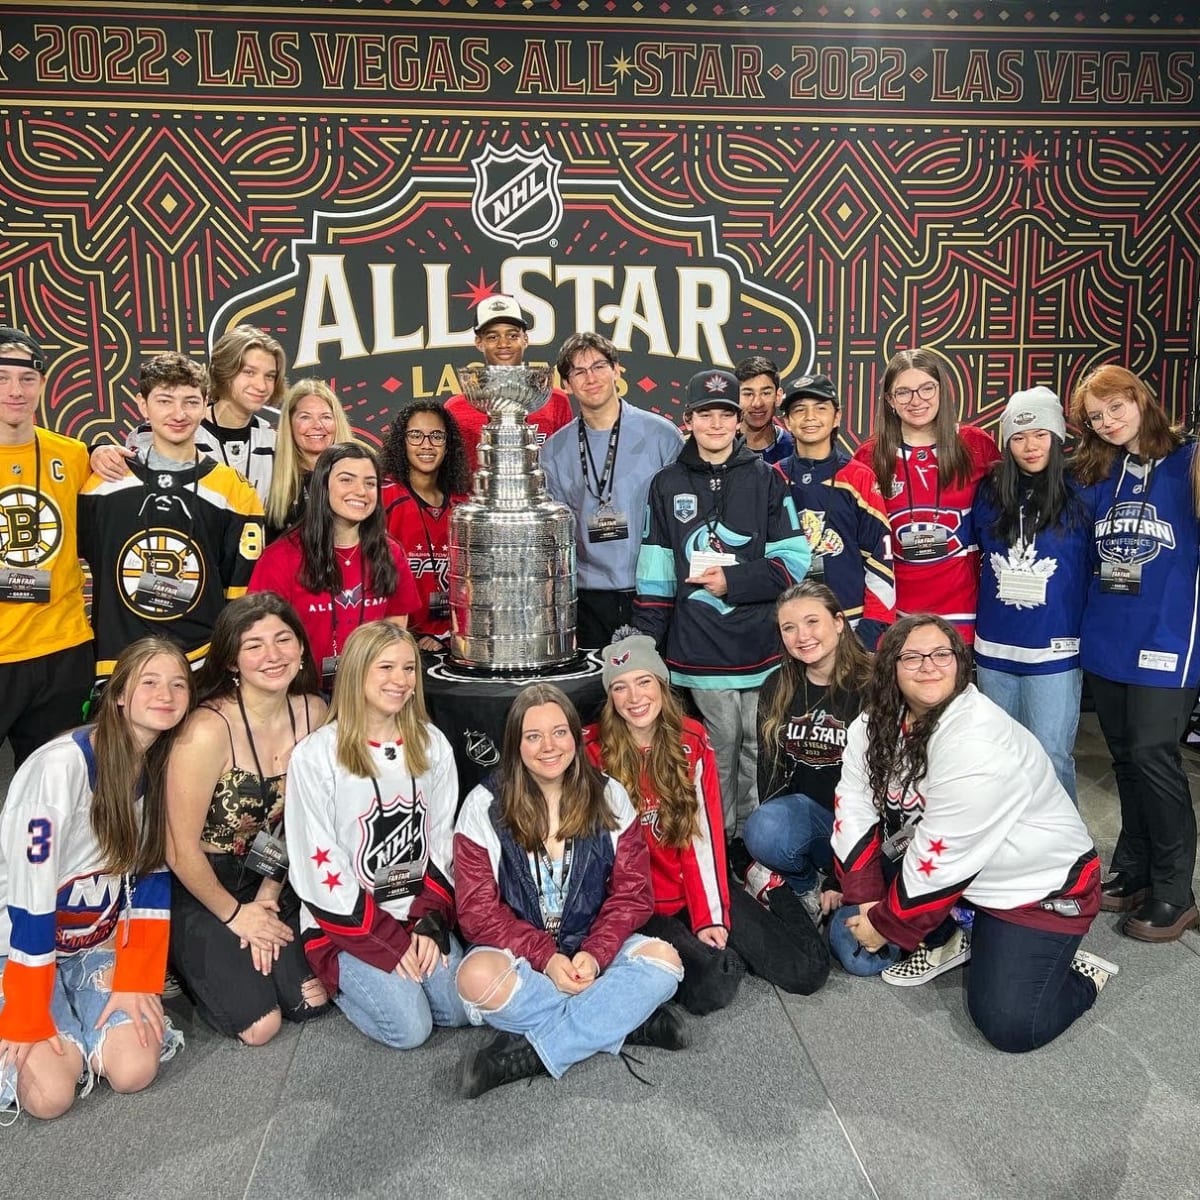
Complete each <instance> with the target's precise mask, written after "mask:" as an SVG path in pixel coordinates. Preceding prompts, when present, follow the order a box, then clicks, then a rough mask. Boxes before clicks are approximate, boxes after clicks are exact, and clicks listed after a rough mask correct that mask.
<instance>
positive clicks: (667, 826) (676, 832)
mask: <svg viewBox="0 0 1200 1200" xmlns="http://www.w3.org/2000/svg"><path fill="white" fill-rule="evenodd" d="M654 677H655V679H658V685H659V687H660V688H661V689H662V711H661V712H660V713H659V714H658V720H657V721H656V722H655V723H654V736H653V739H652V740H651V743H650V749H649V751H648V752H647V753H645V754H643V752H642V749H641V747H640V746H638V744H637V742H635V741H634V740H633V734H632V732H631V731H630V729H629V726H628V725H627V724H626V723H625V721H624V719H623V718H622V717H621V715H620V714H619V713H618V712H617V710H616V708H615V707H614V705H613V702H612V692H611V691H610V692H609V694H608V699H607V700H606V701H605V702H604V708H603V710H602V711H601V713H600V753H601V755H602V756H603V759H604V769H605V770H606V771H607V772H608V773H609V774H610V775H611V776H612V777H613V778H614V779H615V780H616V781H617V782H618V783H620V784H621V785H622V786H623V787H624V788H625V790H626V791H627V792H628V793H629V795H630V798H631V799H632V800H633V802H634V804H635V805H637V809H638V812H642V811H643V810H644V809H645V807H646V804H645V801H646V796H645V795H644V794H643V791H642V786H641V781H642V778H643V775H644V776H645V779H646V781H647V783H648V784H649V786H650V789H651V791H652V792H653V794H654V795H655V796H657V797H658V829H659V840H660V841H661V842H662V843H663V845H665V846H674V847H675V848H677V849H682V848H683V847H684V846H687V845H689V844H690V843H691V841H692V838H694V837H695V836H696V835H697V834H698V833H699V832H700V805H699V800H698V799H697V796H696V785H695V781H694V779H693V777H692V769H693V768H692V763H691V762H690V761H689V760H688V756H687V755H686V754H685V753H684V752H683V708H682V707H681V706H680V703H679V701H678V700H677V699H676V698H675V693H674V692H672V691H671V686H670V684H669V683H668V682H667V681H666V680H665V679H661V678H660V677H659V676H658V675H655V676H654Z"/></svg>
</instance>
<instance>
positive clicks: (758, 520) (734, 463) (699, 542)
mask: <svg viewBox="0 0 1200 1200" xmlns="http://www.w3.org/2000/svg"><path fill="white" fill-rule="evenodd" d="M697 554H722V555H727V556H730V557H731V558H732V559H733V560H734V561H733V562H731V563H730V565H728V566H726V567H725V568H724V571H725V580H726V583H727V584H728V591H727V592H726V594H725V595H724V596H714V595H713V594H712V593H711V592H709V591H708V590H707V589H706V588H703V587H700V586H699V585H697V584H694V583H689V582H688V575H689V574H690V572H691V564H692V560H693V557H694V556H695V555H697ZM810 557H811V551H810V550H809V545H808V539H807V538H806V537H805V536H804V534H803V532H802V531H801V529H800V521H799V518H798V517H797V515H796V506H795V504H794V503H793V501H792V498H791V496H790V495H789V494H788V489H787V484H786V483H785V482H784V480H783V477H782V476H781V475H780V474H779V472H778V471H776V470H775V468H774V467H769V466H767V465H766V463H764V462H763V461H762V459H761V458H759V456H758V455H757V454H755V453H754V451H752V450H749V449H747V448H746V446H745V444H744V443H743V442H741V441H740V440H739V441H737V442H735V443H734V450H733V453H732V454H731V455H730V457H729V458H728V459H727V460H726V461H725V462H723V463H716V464H714V463H708V462H705V461H703V460H702V459H701V458H700V455H699V453H698V451H697V449H696V442H695V439H694V438H689V439H688V440H687V441H686V442H685V443H684V446H683V449H682V451H680V454H679V457H678V458H677V459H676V460H675V462H673V463H672V464H671V465H670V466H669V467H664V468H663V469H662V470H661V471H659V473H658V474H657V475H655V477H654V480H653V482H652V483H651V484H650V495H649V499H648V501H647V503H646V517H645V527H644V531H643V536H642V548H641V551H640V552H639V554H638V565H637V596H636V598H635V600H634V606H633V614H634V616H633V623H634V625H636V626H637V628H638V629H639V630H640V631H641V632H642V633H647V634H649V635H650V636H651V637H652V638H654V640H655V642H656V643H657V645H658V646H659V648H660V650H661V651H662V655H663V659H664V660H665V662H666V664H667V666H668V667H669V668H670V670H671V682H672V683H675V684H677V685H679V686H681V687H694V688H737V689H751V688H758V687H761V686H762V683H763V680H764V679H766V677H767V676H768V675H769V674H770V673H771V672H772V671H773V670H775V668H776V667H777V666H778V665H779V656H780V653H781V650H780V643H779V630H778V627H777V626H776V624H775V601H776V599H777V598H778V596H779V593H780V592H782V591H783V589H784V588H786V587H789V586H790V585H791V584H793V583H799V582H800V580H801V579H803V578H804V573H805V571H807V570H808V562H809V558H810Z"/></svg>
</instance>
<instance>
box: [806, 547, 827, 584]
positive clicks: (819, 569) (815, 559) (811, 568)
mask: <svg viewBox="0 0 1200 1200" xmlns="http://www.w3.org/2000/svg"><path fill="white" fill-rule="evenodd" d="M804 578H805V579H824V578H825V555H823V554H817V553H815V552H814V553H813V556H812V558H810V559H809V561H808V574H806V575H805V576H804Z"/></svg>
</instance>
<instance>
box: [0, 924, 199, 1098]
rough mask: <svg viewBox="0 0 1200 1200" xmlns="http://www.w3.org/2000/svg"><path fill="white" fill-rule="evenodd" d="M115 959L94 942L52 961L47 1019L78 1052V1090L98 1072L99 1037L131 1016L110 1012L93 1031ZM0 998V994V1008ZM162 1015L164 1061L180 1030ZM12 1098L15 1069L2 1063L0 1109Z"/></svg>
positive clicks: (0, 966) (0, 965)
mask: <svg viewBox="0 0 1200 1200" xmlns="http://www.w3.org/2000/svg"><path fill="white" fill-rule="evenodd" d="M7 961H8V960H7V959H6V958H0V978H2V976H3V971H4V966H5V964H6V963H7ZM115 963H116V952H115V951H114V950H112V949H111V948H109V947H108V946H96V947H95V948H94V949H91V950H81V951H79V952H78V953H77V954H69V955H63V956H61V957H60V958H59V959H58V963H57V965H56V970H55V972H54V991H53V992H52V993H51V996H50V1017H51V1019H52V1020H53V1021H54V1026H55V1028H56V1029H57V1030H58V1036H59V1037H60V1038H61V1039H62V1040H63V1041H64V1042H70V1043H71V1045H72V1046H74V1047H75V1048H76V1049H77V1050H78V1051H79V1053H80V1054H81V1055H82V1056H83V1064H84V1065H83V1073H82V1074H81V1076H80V1081H81V1082H82V1083H83V1084H84V1088H85V1090H84V1094H85V1095H86V1094H87V1092H88V1091H90V1090H91V1088H92V1084H93V1083H94V1082H95V1075H96V1074H97V1069H98V1073H99V1074H101V1075H102V1074H103V1073H104V1040H105V1038H106V1037H107V1036H108V1031H109V1030H110V1029H116V1028H117V1027H118V1026H119V1025H128V1024H129V1023H130V1022H131V1021H132V1020H133V1018H132V1017H130V1016H129V1014H128V1013H125V1012H122V1011H121V1010H119V1009H118V1010H117V1011H116V1012H113V1013H110V1014H109V1016H108V1018H107V1019H106V1020H105V1022H104V1024H103V1025H102V1026H101V1027H100V1028H99V1029H97V1028H96V1022H97V1021H98V1020H99V1019H100V1014H101V1013H102V1012H103V1011H104V1006H105V1005H106V1004H107V1003H108V999H109V996H111V995H112V987H111V980H112V973H113V968H114V965H115ZM3 1007H4V997H3V995H2V994H0V1008H3ZM164 1018H165V1029H164V1031H163V1043H162V1049H161V1051H160V1053H159V1062H167V1061H168V1060H169V1059H171V1058H173V1057H174V1056H175V1053H176V1051H177V1050H179V1048H180V1047H181V1046H182V1045H183V1034H182V1033H180V1032H179V1030H178V1029H176V1028H174V1026H172V1024H171V1021H170V1018H166V1017H165V1014H164ZM15 1096H16V1072H15V1071H14V1070H13V1069H12V1067H10V1066H9V1067H5V1069H4V1070H3V1071H2V1072H0V1109H4V1108H6V1107H8V1106H9V1105H10V1104H12V1103H13V1101H14V1099H15Z"/></svg>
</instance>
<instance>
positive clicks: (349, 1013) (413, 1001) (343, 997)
mask: <svg viewBox="0 0 1200 1200" xmlns="http://www.w3.org/2000/svg"><path fill="white" fill-rule="evenodd" d="M462 958H463V952H462V947H461V946H460V945H459V944H458V942H457V941H456V940H455V939H454V938H451V939H450V955H449V961H448V962H446V963H443V962H442V960H441V958H440V957H439V959H438V964H437V966H436V967H434V969H433V974H432V975H430V976H429V978H428V979H423V980H421V982H420V983H413V981H412V980H411V979H409V978H407V976H403V975H397V974H396V972H395V971H381V970H380V969H379V968H378V967H373V966H372V965H371V964H370V963H366V962H363V960H362V959H361V958H355V957H354V955H353V954H349V953H347V952H346V951H345V950H343V951H342V953H341V954H339V955H338V989H339V990H338V993H337V995H336V996H334V998H333V1002H334V1004H336V1005H337V1006H338V1008H340V1009H341V1010H342V1012H344V1013H345V1014H346V1017H347V1019H348V1020H349V1021H350V1024H351V1025H353V1026H354V1027H355V1028H356V1029H357V1030H359V1031H360V1032H361V1033H365V1034H366V1035H367V1037H369V1038H371V1039H373V1040H374V1041H376V1042H382V1043H383V1044H384V1045H385V1046H391V1047H392V1048H393V1049H394V1050H412V1049H413V1048H414V1047H416V1046H419V1045H421V1043H422V1042H425V1041H426V1040H428V1038H429V1035H430V1034H431V1033H432V1032H433V1027H434V1026H435V1025H465V1024H466V1023H467V1011H466V1009H465V1008H464V1007H463V1002H462V1001H461V1000H460V999H459V997H458V989H457V988H455V986H454V977H455V975H456V974H457V973H458V965H459V963H461V962H462Z"/></svg>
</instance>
